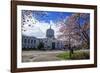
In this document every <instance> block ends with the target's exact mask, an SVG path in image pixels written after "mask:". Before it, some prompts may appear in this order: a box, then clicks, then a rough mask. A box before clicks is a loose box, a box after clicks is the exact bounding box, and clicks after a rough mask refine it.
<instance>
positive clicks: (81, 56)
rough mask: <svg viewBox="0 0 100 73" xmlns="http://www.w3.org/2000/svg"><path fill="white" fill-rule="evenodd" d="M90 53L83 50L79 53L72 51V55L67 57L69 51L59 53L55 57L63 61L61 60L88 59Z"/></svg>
mask: <svg viewBox="0 0 100 73" xmlns="http://www.w3.org/2000/svg"><path fill="white" fill-rule="evenodd" d="M89 56H90V53H89V51H83V50H79V51H74V53H73V54H72V55H71V57H70V55H69V51H66V52H63V53H60V54H58V55H57V57H59V58H61V59H63V60H67V59H68V60H70V59H71V60H79V59H89Z"/></svg>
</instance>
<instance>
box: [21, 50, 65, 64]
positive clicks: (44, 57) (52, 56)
mask: <svg viewBox="0 0 100 73" xmlns="http://www.w3.org/2000/svg"><path fill="white" fill-rule="evenodd" d="M62 52H64V51H23V52H22V62H39V61H56V60H61V59H59V58H58V57H56V56H57V55H58V54H59V53H62Z"/></svg>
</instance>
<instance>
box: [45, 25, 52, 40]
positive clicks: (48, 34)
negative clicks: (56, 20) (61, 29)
mask: <svg viewBox="0 0 100 73" xmlns="http://www.w3.org/2000/svg"><path fill="white" fill-rule="evenodd" d="M46 37H47V38H54V30H53V29H51V26H50V28H49V29H47V31H46Z"/></svg>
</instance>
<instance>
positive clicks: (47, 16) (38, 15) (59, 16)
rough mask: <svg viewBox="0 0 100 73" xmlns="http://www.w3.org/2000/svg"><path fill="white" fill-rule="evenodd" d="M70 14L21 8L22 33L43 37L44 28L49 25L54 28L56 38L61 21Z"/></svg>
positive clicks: (47, 27)
mask: <svg viewBox="0 0 100 73" xmlns="http://www.w3.org/2000/svg"><path fill="white" fill-rule="evenodd" d="M72 14H73V13H71V12H51V11H31V10H22V20H21V21H22V34H23V35H27V36H34V37H37V38H45V37H46V30H47V29H49V28H50V26H51V28H52V29H53V30H54V33H55V38H57V36H58V35H59V34H60V32H59V28H60V24H61V22H62V21H64V20H65V19H67V18H68V17H69V16H71V15H72ZM81 22H82V20H81Z"/></svg>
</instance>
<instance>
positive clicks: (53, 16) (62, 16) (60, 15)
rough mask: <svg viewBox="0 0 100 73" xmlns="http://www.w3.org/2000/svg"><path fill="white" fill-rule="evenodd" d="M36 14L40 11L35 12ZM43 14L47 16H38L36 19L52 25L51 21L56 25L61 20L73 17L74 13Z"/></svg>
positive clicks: (47, 12)
mask: <svg viewBox="0 0 100 73" xmlns="http://www.w3.org/2000/svg"><path fill="white" fill-rule="evenodd" d="M35 12H38V11H35ZM41 12H44V13H46V14H41V15H40V16H37V17H36V19H38V20H39V21H45V22H47V23H50V21H53V22H54V23H56V22H58V21H59V20H63V19H65V18H66V17H67V16H70V15H72V13H68V12H67V13H66V12H50V11H41ZM33 14H34V12H33ZM33 16H34V15H33Z"/></svg>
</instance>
